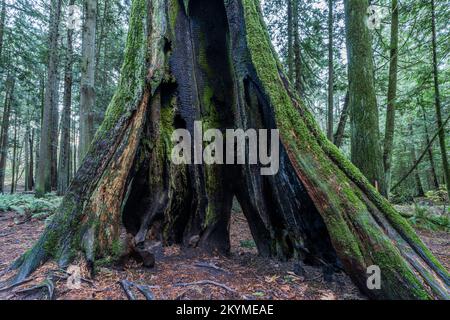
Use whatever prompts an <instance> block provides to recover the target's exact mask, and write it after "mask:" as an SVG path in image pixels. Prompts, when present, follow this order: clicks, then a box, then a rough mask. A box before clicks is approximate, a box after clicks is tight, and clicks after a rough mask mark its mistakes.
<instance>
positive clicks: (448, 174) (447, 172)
mask: <svg viewBox="0 0 450 320" xmlns="http://www.w3.org/2000/svg"><path fill="white" fill-rule="evenodd" d="M431 16H432V17H431V27H432V47H433V76H434V91H435V108H436V120H437V126H438V128H442V129H441V130H440V131H439V144H440V147H441V158H442V170H443V171H444V177H445V182H446V186H447V193H448V194H449V195H450V167H449V165H448V157H447V145H446V143H445V127H443V126H442V124H443V121H442V110H441V96H440V92H439V71H438V59H437V39H436V8H435V2H434V0H431Z"/></svg>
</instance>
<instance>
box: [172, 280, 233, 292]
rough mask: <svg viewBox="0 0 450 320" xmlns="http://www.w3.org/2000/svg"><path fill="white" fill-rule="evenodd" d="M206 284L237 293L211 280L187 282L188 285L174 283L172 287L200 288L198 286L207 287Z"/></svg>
mask: <svg viewBox="0 0 450 320" xmlns="http://www.w3.org/2000/svg"><path fill="white" fill-rule="evenodd" d="M208 284H209V285H213V286H217V287H220V288H222V289H225V290H227V291H229V292H232V293H237V291H236V290H234V289H232V288H230V287H228V286H226V285H224V284H223V283H219V282H216V281H212V280H201V281H195V282H189V283H176V284H174V285H173V286H174V287H188V286H200V285H208Z"/></svg>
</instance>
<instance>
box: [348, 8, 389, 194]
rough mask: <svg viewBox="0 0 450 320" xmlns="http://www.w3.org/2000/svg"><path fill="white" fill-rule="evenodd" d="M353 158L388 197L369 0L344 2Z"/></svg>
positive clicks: (368, 177)
mask: <svg viewBox="0 0 450 320" xmlns="http://www.w3.org/2000/svg"><path fill="white" fill-rule="evenodd" d="M344 6H345V27H346V28H345V29H346V37H347V42H346V43H347V55H348V81H349V90H348V91H349V111H350V127H351V139H350V140H351V159H352V162H353V164H355V165H356V166H357V167H358V168H359V169H360V170H361V172H362V173H364V175H365V176H366V177H367V179H368V180H369V181H370V182H371V183H372V184H373V185H374V186H376V187H377V189H378V190H379V191H380V192H381V193H383V194H385V195H386V186H385V179H384V170H383V158H382V152H381V138H380V129H379V120H378V119H379V117H378V106H377V98H376V93H375V84H374V66H373V52H372V36H371V34H370V31H369V28H368V27H367V9H368V7H369V1H368V0H345V1H344Z"/></svg>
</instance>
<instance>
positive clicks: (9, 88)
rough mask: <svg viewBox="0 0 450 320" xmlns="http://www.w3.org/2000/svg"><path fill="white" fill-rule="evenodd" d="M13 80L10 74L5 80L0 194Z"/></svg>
mask: <svg viewBox="0 0 450 320" xmlns="http://www.w3.org/2000/svg"><path fill="white" fill-rule="evenodd" d="M14 86H15V79H14V77H13V76H12V75H11V74H8V76H7V79H6V95H5V103H4V107H3V120H2V128H1V141H0V193H4V192H5V173H6V159H7V157H8V148H9V136H8V132H9V123H10V116H11V107H12V104H13V99H14Z"/></svg>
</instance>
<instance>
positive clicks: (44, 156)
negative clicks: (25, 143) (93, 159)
mask: <svg viewBox="0 0 450 320" xmlns="http://www.w3.org/2000/svg"><path fill="white" fill-rule="evenodd" d="M61 3H62V1H61V0H52V1H51V14H50V29H49V58H48V66H47V83H46V87H45V96H44V105H43V110H42V125H41V138H40V147H39V164H38V170H37V177H36V195H37V196H42V195H44V194H45V193H47V192H50V191H51V190H52V184H53V181H52V180H53V179H52V177H53V176H54V170H55V168H54V163H55V161H56V158H55V148H56V147H57V145H56V146H55V143H56V141H57V132H58V131H57V128H56V137H55V126H57V122H58V120H57V119H58V117H57V112H58V111H57V106H58V38H59V22H60V19H61ZM55 116H56V118H55ZM52 173H53V174H52Z"/></svg>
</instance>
